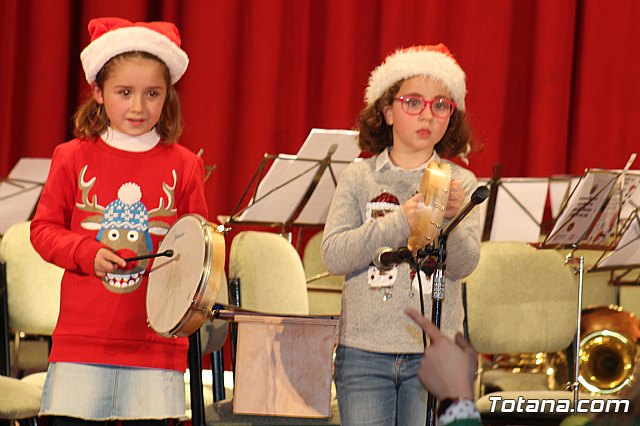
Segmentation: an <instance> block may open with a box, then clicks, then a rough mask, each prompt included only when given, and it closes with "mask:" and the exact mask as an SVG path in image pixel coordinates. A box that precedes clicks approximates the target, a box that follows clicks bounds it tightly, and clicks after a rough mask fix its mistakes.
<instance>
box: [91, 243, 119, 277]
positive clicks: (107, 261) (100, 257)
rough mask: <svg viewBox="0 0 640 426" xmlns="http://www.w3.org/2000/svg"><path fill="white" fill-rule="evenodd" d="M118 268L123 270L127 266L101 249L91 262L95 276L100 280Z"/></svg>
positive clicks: (108, 251)
mask: <svg viewBox="0 0 640 426" xmlns="http://www.w3.org/2000/svg"><path fill="white" fill-rule="evenodd" d="M118 266H119V267H121V268H124V267H126V266H127V262H125V261H124V259H123V258H121V257H120V256H118V255H117V254H115V253H114V252H112V251H111V250H109V249H107V248H101V249H100V250H98V253H96V259H95V260H94V261H93V267H94V269H95V271H96V276H98V277H100V278H102V277H104V276H106V275H107V274H108V273H110V272H113V271H115V270H116V269H117V268H118Z"/></svg>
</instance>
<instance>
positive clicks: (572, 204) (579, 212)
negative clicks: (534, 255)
mask: <svg viewBox="0 0 640 426" xmlns="http://www.w3.org/2000/svg"><path fill="white" fill-rule="evenodd" d="M618 176H619V173H618V172H614V171H589V172H587V173H586V174H585V176H584V177H583V178H582V179H581V180H580V182H579V183H578V185H577V187H576V189H575V191H574V192H573V193H572V195H571V197H570V198H569V201H568V202H567V205H566V206H565V208H564V210H563V211H562V213H560V216H559V217H558V220H557V221H556V223H555V225H554V227H553V229H552V231H551V232H550V233H549V238H547V240H546V241H545V245H552V244H554V245H555V244H559V245H570V244H576V243H579V242H581V241H582V240H583V239H584V237H585V236H587V235H586V233H587V231H588V230H589V228H590V226H591V225H592V223H593V221H594V219H595V217H596V215H598V213H599V212H600V211H601V209H602V207H603V205H604V203H605V202H606V201H607V198H608V197H609V195H610V194H611V189H612V188H613V185H614V184H615V183H616V182H617V180H618ZM607 225H608V224H607ZM611 232H613V229H609V227H608V226H607V229H601V230H599V231H598V232H597V233H596V234H598V233H603V234H601V235H599V234H598V236H597V238H598V240H603V241H604V240H605V239H607V238H608V236H609V235H610V233H611ZM591 234H593V235H596V234H594V233H593V232H592V233H591Z"/></svg>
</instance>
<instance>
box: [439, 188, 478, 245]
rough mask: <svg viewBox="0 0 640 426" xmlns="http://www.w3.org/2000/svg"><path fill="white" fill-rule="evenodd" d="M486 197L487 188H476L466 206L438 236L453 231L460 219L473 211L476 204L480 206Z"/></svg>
mask: <svg viewBox="0 0 640 426" xmlns="http://www.w3.org/2000/svg"><path fill="white" fill-rule="evenodd" d="M488 196H489V187H487V186H486V185H485V186H479V187H478V188H476V190H475V191H474V192H473V194H471V200H470V201H469V202H468V203H467V205H466V206H464V207H463V208H462V210H460V211H459V212H458V214H457V215H456V216H455V217H454V218H453V220H452V221H451V222H449V225H447V227H446V228H445V229H444V231H442V234H440V235H441V236H442V235H445V236H446V235H448V234H449V233H450V232H451V231H452V230H453V228H455V227H456V226H458V224H459V223H460V222H461V221H462V219H464V218H465V216H467V215H468V214H469V213H470V212H471V210H473V208H474V207H475V206H477V205H478V204H481V203H482V202H483V201H484V200H486V199H487V197H488Z"/></svg>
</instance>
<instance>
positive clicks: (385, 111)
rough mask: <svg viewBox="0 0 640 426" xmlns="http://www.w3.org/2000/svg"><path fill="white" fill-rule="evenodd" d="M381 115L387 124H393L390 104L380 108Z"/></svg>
mask: <svg viewBox="0 0 640 426" xmlns="http://www.w3.org/2000/svg"><path fill="white" fill-rule="evenodd" d="M382 115H384V121H385V122H386V123H387V124H388V125H389V126H393V110H392V108H391V105H385V106H384V107H383V108H382Z"/></svg>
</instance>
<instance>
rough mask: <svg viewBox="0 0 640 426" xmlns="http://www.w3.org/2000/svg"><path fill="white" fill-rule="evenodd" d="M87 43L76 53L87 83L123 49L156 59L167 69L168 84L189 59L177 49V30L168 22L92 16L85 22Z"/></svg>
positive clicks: (93, 79) (178, 39)
mask: <svg viewBox="0 0 640 426" xmlns="http://www.w3.org/2000/svg"><path fill="white" fill-rule="evenodd" d="M89 34H90V35H91V43H89V45H88V46H87V47H85V49H84V50H83V51H82V53H80V60H81V61H82V67H83V68H84V73H85V76H86V78H87V81H88V82H89V83H92V82H94V81H95V80H96V75H97V74H98V72H100V70H101V69H102V67H103V66H104V64H106V63H107V62H108V61H109V59H111V58H113V57H114V56H117V55H119V54H121V53H125V52H134V51H138V52H147V53H150V54H152V55H154V56H157V57H158V58H160V59H161V60H162V61H163V62H164V63H165V64H166V65H167V67H168V68H169V73H170V74H171V83H175V82H177V81H178V80H180V77H182V75H183V74H184V72H185V71H186V70H187V65H188V64H189V58H188V57H187V54H186V53H185V52H184V51H183V50H182V49H180V33H179V32H178V28H177V27H176V26H175V25H174V24H172V23H171V22H162V21H157V22H135V23H134V22H131V21H128V20H126V19H122V18H96V19H92V20H91V21H89Z"/></svg>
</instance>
